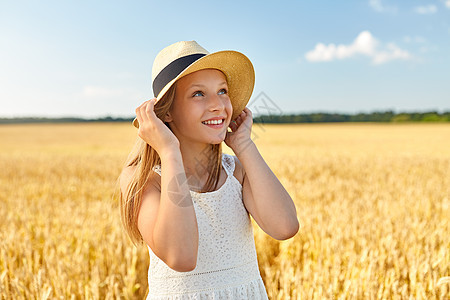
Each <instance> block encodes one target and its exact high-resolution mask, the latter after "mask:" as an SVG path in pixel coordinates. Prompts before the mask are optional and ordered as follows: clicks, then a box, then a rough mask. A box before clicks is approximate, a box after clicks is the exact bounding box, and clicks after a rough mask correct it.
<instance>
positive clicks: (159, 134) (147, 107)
mask: <svg viewBox="0 0 450 300" xmlns="http://www.w3.org/2000/svg"><path fill="white" fill-rule="evenodd" d="M155 101H156V98H153V99H150V100H148V101H145V102H144V103H142V104H141V106H139V107H138V108H136V118H137V120H138V122H139V129H138V135H139V137H141V138H142V139H143V140H144V141H145V142H146V143H147V144H149V145H150V146H151V147H152V148H153V149H155V150H156V152H158V154H159V155H160V156H161V154H163V153H166V151H169V150H172V149H175V148H176V149H179V147H180V142H179V141H178V139H177V137H176V136H175V135H174V134H173V132H172V131H171V130H170V129H169V128H168V127H167V126H166V125H165V124H164V123H163V122H162V121H161V119H159V118H158V117H157V116H156V114H155V111H154V107H155Z"/></svg>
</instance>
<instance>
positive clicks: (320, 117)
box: [0, 111, 450, 124]
mask: <svg viewBox="0 0 450 300" xmlns="http://www.w3.org/2000/svg"><path fill="white" fill-rule="evenodd" d="M132 120H133V118H114V117H104V118H97V119H86V118H76V117H65V118H41V117H22V118H0V124H19V123H75V122H77V123H78V122H131V121H132ZM449 121H450V111H447V112H444V113H439V112H436V111H430V112H412V113H407V112H400V113H394V112H393V111H386V112H372V113H358V114H340V113H320V112H319V113H308V114H281V115H275V114H272V115H260V116H256V117H253V122H254V123H280V124H281V123H333V122H335V123H337V122H449Z"/></svg>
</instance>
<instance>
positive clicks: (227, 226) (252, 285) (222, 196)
mask: <svg viewBox="0 0 450 300" xmlns="http://www.w3.org/2000/svg"><path fill="white" fill-rule="evenodd" d="M222 165H223V167H224V169H225V171H226V172H227V175H228V176H227V179H226V181H225V183H224V184H223V185H222V186H221V187H220V188H219V189H218V190H216V191H213V192H207V193H198V192H195V191H190V192H191V198H192V200H193V203H194V209H195V214H196V217H197V225H198V231H199V245H198V255H197V265H196V267H195V269H194V270H192V271H189V272H177V271H175V270H173V269H171V268H170V267H168V266H167V265H166V263H165V262H164V261H162V260H161V259H159V258H158V257H157V256H156V255H155V254H154V253H153V251H152V250H151V248H150V247H148V246H147V247H148V250H149V255H150V266H149V269H148V286H149V293H148V295H147V299H159V300H161V299H183V300H184V299H252V300H254V299H256V300H257V299H268V297H267V292H266V289H265V287H264V283H263V281H262V278H261V275H260V273H259V269H258V261H257V256H256V249H255V240H254V238H253V229H252V224H251V220H250V216H249V214H248V212H247V210H246V209H245V207H244V203H243V202H242V185H241V184H240V182H239V181H238V180H237V179H236V177H234V176H233V172H234V166H235V161H234V156H232V155H229V154H225V153H223V154H222ZM153 170H154V171H155V172H157V173H158V174H159V175H161V166H160V165H157V166H155V167H154V168H153Z"/></svg>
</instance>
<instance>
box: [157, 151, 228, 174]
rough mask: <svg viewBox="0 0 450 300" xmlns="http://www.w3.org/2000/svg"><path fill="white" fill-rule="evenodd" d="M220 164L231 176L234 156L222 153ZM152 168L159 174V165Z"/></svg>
mask: <svg viewBox="0 0 450 300" xmlns="http://www.w3.org/2000/svg"><path fill="white" fill-rule="evenodd" d="M222 165H223V167H224V169H225V172H227V175H228V177H231V176H233V173H234V167H235V163H234V157H233V156H232V155H230V154H226V153H222ZM152 170H153V171H155V172H156V173H158V174H159V176H161V165H155V166H154V167H153V168H152Z"/></svg>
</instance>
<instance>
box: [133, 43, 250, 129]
mask: <svg viewBox="0 0 450 300" xmlns="http://www.w3.org/2000/svg"><path fill="white" fill-rule="evenodd" d="M204 69H217V70H220V71H222V72H223V73H224V74H225V76H226V79H227V85H228V95H229V97H230V101H231V105H232V107H233V115H232V117H231V120H234V119H236V118H237V117H238V116H239V114H240V113H241V112H242V111H243V110H244V108H245V106H246V105H247V103H248V102H249V100H250V97H251V95H252V93H253V88H254V86H255V70H254V68H253V64H252V63H251V61H250V60H249V59H248V58H247V56H245V55H244V54H242V53H240V52H237V51H233V50H224V51H218V52H214V53H210V54H207V55H205V56H203V57H202V58H200V59H198V60H196V61H195V62H193V63H192V64H190V65H189V66H188V67H186V69H184V70H183V71H182V72H181V73H180V74H178V76H177V77H175V78H174V79H173V80H171V81H170V82H169V83H168V84H166V86H164V88H163V89H162V90H161V92H159V94H158V96H157V97H156V102H155V103H157V102H158V101H159V100H161V98H162V97H163V96H164V95H165V93H166V92H167V91H168V90H169V89H170V87H171V86H172V85H173V84H174V83H175V81H177V80H178V79H180V78H181V77H183V76H186V75H189V74H191V73H193V72H196V71H200V70H204ZM133 125H134V126H135V127H136V128H139V122H138V120H137V118H135V119H134V120H133Z"/></svg>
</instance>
